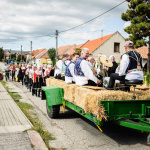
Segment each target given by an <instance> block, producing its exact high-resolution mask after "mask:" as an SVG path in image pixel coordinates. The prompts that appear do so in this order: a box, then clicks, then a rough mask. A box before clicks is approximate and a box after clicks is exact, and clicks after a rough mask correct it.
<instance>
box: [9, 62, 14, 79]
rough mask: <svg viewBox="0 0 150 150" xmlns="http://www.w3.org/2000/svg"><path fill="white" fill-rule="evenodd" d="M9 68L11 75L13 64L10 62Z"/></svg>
mask: <svg viewBox="0 0 150 150" xmlns="http://www.w3.org/2000/svg"><path fill="white" fill-rule="evenodd" d="M9 69H10V76H11V77H12V70H13V64H11V63H10V67H9Z"/></svg>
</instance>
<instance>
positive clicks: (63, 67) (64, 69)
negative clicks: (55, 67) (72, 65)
mask: <svg viewBox="0 0 150 150" xmlns="http://www.w3.org/2000/svg"><path fill="white" fill-rule="evenodd" d="M67 61H68V60H67V59H66V60H64V62H63V63H62V72H63V73H65V71H66V67H67V64H66V63H67Z"/></svg>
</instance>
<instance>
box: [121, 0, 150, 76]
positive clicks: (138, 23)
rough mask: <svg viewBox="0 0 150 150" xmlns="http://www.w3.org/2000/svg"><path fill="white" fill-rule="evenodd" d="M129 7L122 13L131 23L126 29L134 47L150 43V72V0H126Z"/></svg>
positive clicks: (149, 64) (149, 63) (149, 57)
mask: <svg viewBox="0 0 150 150" xmlns="http://www.w3.org/2000/svg"><path fill="white" fill-rule="evenodd" d="M126 1H127V2H129V4H128V7H129V9H128V10H127V11H126V13H122V15H121V18H122V20H124V21H130V22H131V25H130V26H128V27H126V28H125V29H124V30H125V32H127V33H128V34H130V35H129V38H128V39H129V40H131V41H133V43H134V48H138V47H141V46H144V45H149V53H148V65H147V71H148V72H149V73H150V1H149V0H126Z"/></svg>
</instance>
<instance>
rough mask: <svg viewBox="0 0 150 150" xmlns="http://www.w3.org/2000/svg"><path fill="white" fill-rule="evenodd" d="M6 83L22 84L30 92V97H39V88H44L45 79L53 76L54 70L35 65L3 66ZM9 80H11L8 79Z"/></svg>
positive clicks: (50, 66)
mask: <svg viewBox="0 0 150 150" xmlns="http://www.w3.org/2000/svg"><path fill="white" fill-rule="evenodd" d="M4 70H5V79H6V81H9V80H12V81H13V80H14V81H16V82H20V83H22V85H25V86H26V87H27V88H29V89H30V92H31V91H32V95H36V96H39V97H40V93H41V87H42V86H46V79H47V78H49V76H54V68H53V67H52V65H47V64H44V65H42V64H41V65H37V64H33V65H30V64H21V63H20V64H17V65H13V64H5V68H4ZM10 78H11V79H10Z"/></svg>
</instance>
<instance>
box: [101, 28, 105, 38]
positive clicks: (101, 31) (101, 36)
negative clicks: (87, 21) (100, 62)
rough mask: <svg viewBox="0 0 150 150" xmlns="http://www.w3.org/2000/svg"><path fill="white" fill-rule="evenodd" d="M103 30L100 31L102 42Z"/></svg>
mask: <svg viewBox="0 0 150 150" xmlns="http://www.w3.org/2000/svg"><path fill="white" fill-rule="evenodd" d="M103 31H104V30H103V29H102V30H101V40H103Z"/></svg>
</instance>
